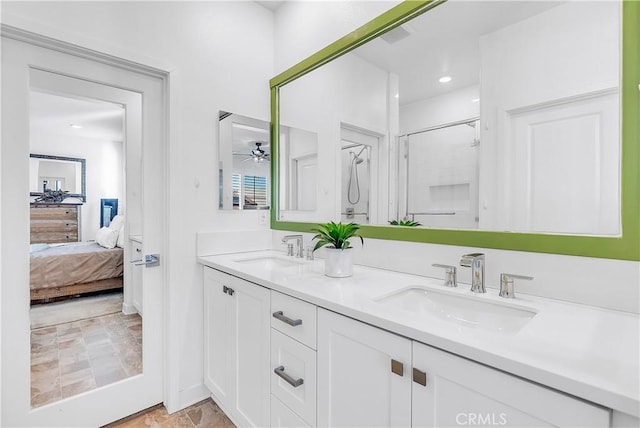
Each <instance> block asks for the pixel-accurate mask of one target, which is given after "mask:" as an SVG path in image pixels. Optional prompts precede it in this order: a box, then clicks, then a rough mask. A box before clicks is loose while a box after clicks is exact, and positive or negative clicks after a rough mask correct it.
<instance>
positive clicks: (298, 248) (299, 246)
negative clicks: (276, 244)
mask: <svg viewBox="0 0 640 428" xmlns="http://www.w3.org/2000/svg"><path fill="white" fill-rule="evenodd" d="M292 239H295V240H296V252H295V255H296V257H298V258H303V257H304V249H303V248H302V235H287V236H285V237H283V238H282V243H283V244H288V245H291V244H289V241H290V240H292ZM289 248H291V247H289ZM287 255H288V256H293V252H291V251H288V253H287Z"/></svg>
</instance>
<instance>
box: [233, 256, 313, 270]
mask: <svg viewBox="0 0 640 428" xmlns="http://www.w3.org/2000/svg"><path fill="white" fill-rule="evenodd" d="M234 262H236V263H241V264H250V265H260V266H261V267H264V268H266V269H273V268H286V267H292V266H302V264H303V263H302V262H298V261H294V260H289V259H286V258H284V257H278V256H260V257H251V258H246V259H238V260H234Z"/></svg>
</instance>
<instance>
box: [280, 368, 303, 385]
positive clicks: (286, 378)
mask: <svg viewBox="0 0 640 428" xmlns="http://www.w3.org/2000/svg"><path fill="white" fill-rule="evenodd" d="M273 372H274V373H275V374H277V375H278V376H280V377H281V378H282V379H284V381H285V382H287V383H288V384H289V385H291V386H293V387H294V388H297V387H299V386H300V385H302V384H303V383H304V379H302V378H300V379H294V378H292V377H291V376H289V375H288V374H286V373H285V372H284V366H280V367H276V368H275V369H273Z"/></svg>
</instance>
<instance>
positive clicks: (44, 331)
mask: <svg viewBox="0 0 640 428" xmlns="http://www.w3.org/2000/svg"><path fill="white" fill-rule="evenodd" d="M57 333H58V329H57V328H56V326H52V327H42V328H36V329H35V330H31V334H32V335H33V336H43V335H54V336H55V335H57Z"/></svg>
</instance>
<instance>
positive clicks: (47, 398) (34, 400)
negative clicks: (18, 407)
mask: <svg viewBox="0 0 640 428" xmlns="http://www.w3.org/2000/svg"><path fill="white" fill-rule="evenodd" d="M61 398H62V393H61V392H60V389H59V388H58V389H57V390H53V391H47V392H43V393H42V394H35V395H34V394H33V393H32V394H31V407H39V406H44V405H45V404H49V403H53V402H55V401H59V400H60V399H61Z"/></svg>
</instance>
